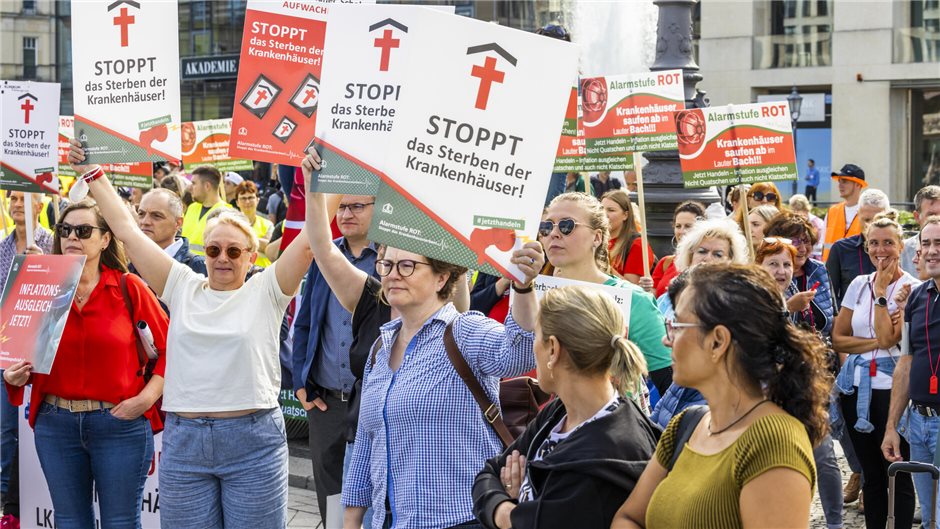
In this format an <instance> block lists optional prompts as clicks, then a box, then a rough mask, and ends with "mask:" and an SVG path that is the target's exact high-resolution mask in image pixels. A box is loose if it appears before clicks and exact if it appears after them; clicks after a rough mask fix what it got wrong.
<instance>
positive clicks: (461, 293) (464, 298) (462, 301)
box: [451, 274, 470, 312]
mask: <svg viewBox="0 0 940 529" xmlns="http://www.w3.org/2000/svg"><path fill="white" fill-rule="evenodd" d="M451 301H452V302H453V303H454V308H455V309H457V312H467V311H468V310H470V279H469V278H468V277H466V274H464V278H463V280H457V285H456V288H455V289H454V295H453V297H452V298H451Z"/></svg>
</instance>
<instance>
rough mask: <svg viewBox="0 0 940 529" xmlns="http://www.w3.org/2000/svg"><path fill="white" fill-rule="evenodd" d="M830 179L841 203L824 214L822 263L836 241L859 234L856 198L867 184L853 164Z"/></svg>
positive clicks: (845, 166)
mask: <svg viewBox="0 0 940 529" xmlns="http://www.w3.org/2000/svg"><path fill="white" fill-rule="evenodd" d="M832 178H833V180H838V181H839V196H840V197H842V202H840V203H838V204H836V205H835V206H832V207H831V208H829V212H828V213H827V214H826V236H825V238H824V239H823V261H827V260H828V259H829V251H830V250H831V249H832V245H833V244H835V243H836V241H839V240H841V239H845V238H846V237H852V236H854V235H858V234H859V233H861V231H862V230H861V228H862V226H861V223H860V222H859V221H858V198H859V196H860V195H861V194H862V190H863V189H864V188H866V187H868V183H867V182H865V171H863V170H862V168H861V167H859V166H857V165H854V164H850V163H849V164H845V165H843V166H842V169H840V170H839V172H834V173H832ZM846 286H848V284H846Z"/></svg>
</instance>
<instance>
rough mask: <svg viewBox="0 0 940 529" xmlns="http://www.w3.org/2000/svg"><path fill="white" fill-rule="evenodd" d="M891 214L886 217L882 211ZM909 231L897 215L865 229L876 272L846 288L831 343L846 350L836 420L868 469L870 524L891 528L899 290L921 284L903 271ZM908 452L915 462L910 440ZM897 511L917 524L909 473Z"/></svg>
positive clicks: (900, 483) (865, 488)
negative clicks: (889, 446) (889, 441)
mask: <svg viewBox="0 0 940 529" xmlns="http://www.w3.org/2000/svg"><path fill="white" fill-rule="evenodd" d="M882 215H884V214H882ZM903 233H904V232H903V229H902V228H901V226H900V225H899V224H898V223H897V222H896V221H895V220H893V219H892V218H890V217H884V216H876V217H875V220H873V221H872V222H871V223H870V224H868V226H867V228H866V232H865V248H866V250H867V252H868V256H869V257H870V258H871V261H872V262H873V263H875V267H876V271H875V272H874V273H871V274H864V275H859V276H858V277H856V278H855V279H854V280H852V283H850V284H849V287H848V289H847V290H846V293H845V297H844V298H843V299H842V308H841V310H840V311H839V315H838V316H837V317H836V322H835V325H834V326H833V329H832V345H833V347H834V348H835V350H836V351H838V352H839V353H842V354H846V355H847V358H846V360H845V363H844V364H842V370H841V371H839V376H838V377H837V378H836V386H837V387H838V390H839V405H837V406H833V408H832V410H831V411H832V412H833V415H834V417H833V420H834V423H839V422H840V417H838V412H841V415H842V417H841V419H844V421H845V430H846V431H847V432H848V434H849V437H850V438H851V439H852V445H853V447H854V448H855V453H856V455H857V456H858V460H859V462H860V463H861V467H862V476H863V477H864V482H863V483H862V492H863V493H864V497H865V526H866V527H868V528H869V529H872V528H875V527H879V528H880V527H884V526H885V522H886V520H887V516H888V465H889V464H890V462H889V461H887V460H885V458H884V455H883V454H882V452H881V442H882V440H883V439H884V435H885V425H886V423H887V420H888V408H889V405H890V403H891V387H892V376H893V374H894V366H895V364H896V362H897V360H898V357H899V356H900V354H901V350H900V348H899V346H898V344H899V342H900V341H901V328H902V327H903V325H904V314H903V311H904V307H903V306H899V305H898V303H897V300H896V297H897V296H896V295H897V294H898V293H900V292H901V291H904V290H907V289H909V288H911V289H912V288H913V287H916V286H917V285H919V284H920V281H919V280H918V279H917V278H915V277H913V276H911V275H910V274H908V273H907V272H905V271H903V270H902V269H901V268H900V266H899V262H900V251H901V247H902V246H903V244H904V240H903ZM900 451H901V455H902V457H903V458H904V459H905V460H910V446H909V445H908V444H907V442H906V441H905V440H904V439H901V444H900ZM895 486H896V487H897V488H896V496H895V505H896V507H895V515H896V516H897V522H896V524H897V526H898V527H910V526H911V520H912V517H913V514H914V489H913V484H912V481H911V477H910V475H909V474H900V475H898V476H897V479H896V480H895Z"/></svg>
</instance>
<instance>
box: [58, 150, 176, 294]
mask: <svg viewBox="0 0 940 529" xmlns="http://www.w3.org/2000/svg"><path fill="white" fill-rule="evenodd" d="M70 144H71V151H70V152H69V164H70V165H71V166H72V170H74V171H75V172H76V173H78V174H80V175H84V174H85V173H88V172H89V171H92V170H95V169H100V168H101V167H100V166H99V165H97V164H95V165H82V162H84V161H85V150H84V148H83V147H82V144H81V143H80V142H79V141H78V140H76V139H72V140H71V141H70ZM88 187H89V192H90V193H91V195H92V197H94V199H95V201H96V202H97V203H98V209H99V210H101V215H102V216H103V217H104V219H105V221H107V223H108V227H109V228H110V229H111V232H112V233H113V234H114V236H115V237H117V239H118V240H120V241H121V242H122V243H124V250H125V252H127V256H128V258H129V259H130V261H131V262H132V263H134V267H135V268H136V269H137V272H139V273H140V276H141V277H142V278H144V281H146V282H147V284H148V285H149V286H150V288H152V289H153V291H154V292H156V294H157V296H162V295H163V289H164V288H165V287H166V281H167V278H168V277H169V275H170V270H171V269H172V268H173V263H174V262H175V261H173V258H172V257H170V256H169V255H167V254H166V252H164V251H163V248H160V247H159V246H158V245H157V243H155V242H153V241H152V240H150V238H149V237H147V236H146V235H144V232H142V231H140V228H139V227H138V226H137V221H136V220H134V217H133V216H132V215H131V213H130V211H128V209H127V208H126V207H124V202H123V201H122V200H121V197H119V196H118V194H117V191H116V190H115V189H114V187H113V186H112V185H111V180H109V179H108V178H107V177H102V178H97V179H96V180H93V181H91V182H89V184H88Z"/></svg>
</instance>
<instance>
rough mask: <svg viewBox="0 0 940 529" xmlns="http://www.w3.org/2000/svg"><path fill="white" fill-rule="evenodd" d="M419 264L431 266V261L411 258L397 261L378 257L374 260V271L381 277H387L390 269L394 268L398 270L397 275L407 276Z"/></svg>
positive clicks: (413, 271)
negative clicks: (426, 261)
mask: <svg viewBox="0 0 940 529" xmlns="http://www.w3.org/2000/svg"><path fill="white" fill-rule="evenodd" d="M419 264H420V265H426V266H431V263H423V262H421V261H412V260H411V259H402V260H401V261H397V262H396V261H392V260H390V259H379V260H378V261H376V262H375V272H376V273H377V274H379V275H380V276H382V277H388V275H389V274H391V273H392V269H396V270H398V275H400V276H402V277H409V276H411V275H412V274H414V273H415V268H417V266H418V265H419Z"/></svg>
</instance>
